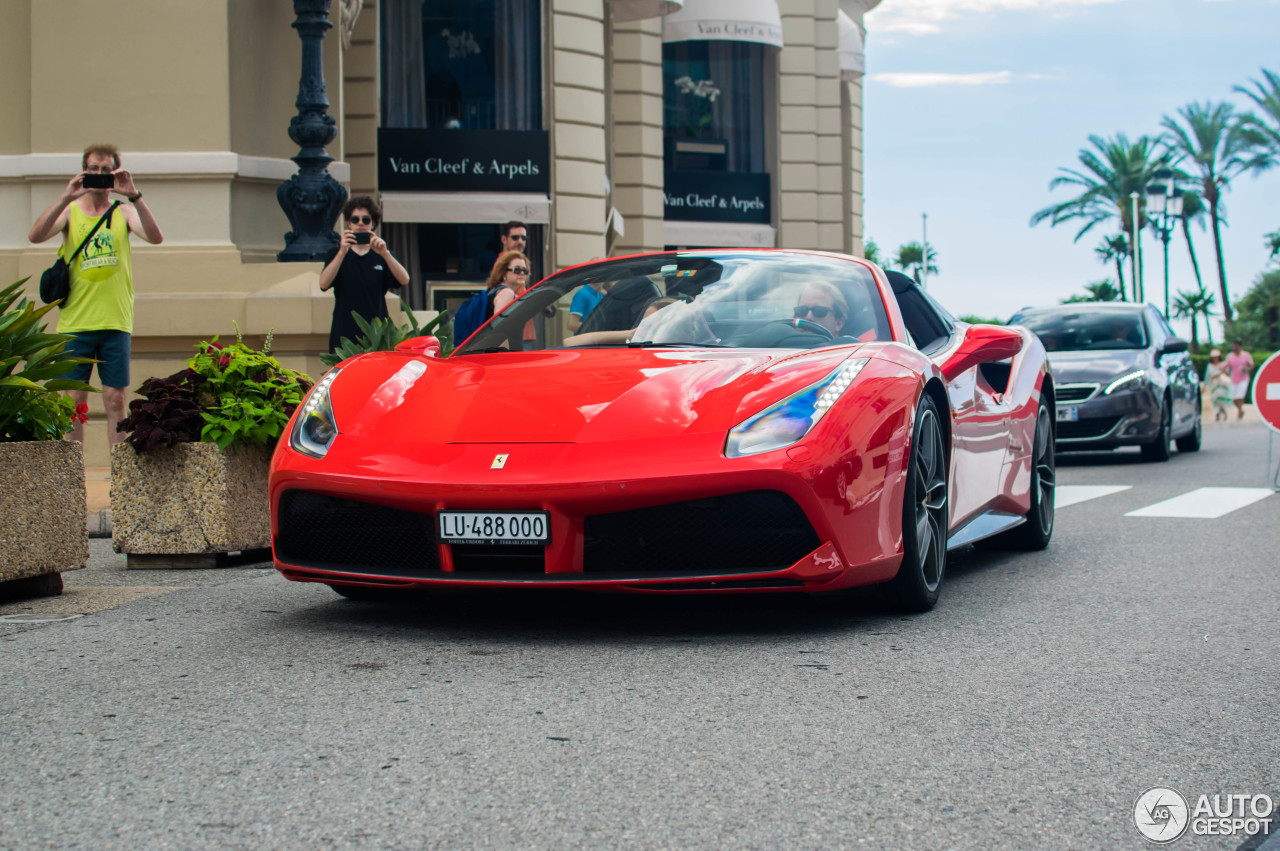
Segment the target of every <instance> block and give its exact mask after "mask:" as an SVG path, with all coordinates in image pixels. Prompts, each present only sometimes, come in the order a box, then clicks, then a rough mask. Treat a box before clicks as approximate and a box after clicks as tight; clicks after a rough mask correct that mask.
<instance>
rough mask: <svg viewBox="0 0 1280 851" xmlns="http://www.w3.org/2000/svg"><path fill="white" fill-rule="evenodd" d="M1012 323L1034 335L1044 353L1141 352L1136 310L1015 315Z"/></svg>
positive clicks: (1142, 340)
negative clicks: (1090, 351) (1130, 350)
mask: <svg viewBox="0 0 1280 851" xmlns="http://www.w3.org/2000/svg"><path fill="white" fill-rule="evenodd" d="M1011 323H1012V324H1017V325H1023V326H1025V327H1027V328H1029V329H1031V330H1032V331H1034V332H1035V333H1036V336H1038V337H1039V338H1040V342H1042V343H1044V348H1045V351H1049V352H1076V351H1085V350H1090V349H1143V348H1146V345H1147V337H1146V334H1145V333H1144V332H1143V328H1142V315H1141V314H1140V313H1138V312H1136V311H1124V312H1121V311H1113V310H1065V311H1053V312H1051V313H1050V312H1046V313H1030V314H1026V315H1024V316H1016V317H1014V318H1013V319H1012V320H1011Z"/></svg>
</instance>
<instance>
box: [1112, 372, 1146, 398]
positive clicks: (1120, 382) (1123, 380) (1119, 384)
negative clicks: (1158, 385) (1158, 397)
mask: <svg viewBox="0 0 1280 851" xmlns="http://www.w3.org/2000/svg"><path fill="white" fill-rule="evenodd" d="M1146 377H1147V371H1146V370H1145V369H1138V370H1134V371H1133V372H1131V373H1129V374H1128V375H1122V376H1120V377H1119V378H1117V379H1116V380H1115V381H1113V382H1111V383H1110V384H1108V385H1107V386H1106V387H1104V388H1103V390H1102V395H1103V396H1106V395H1107V394H1109V393H1114V392H1115V391H1117V390H1121V389H1123V390H1132V389H1133V382H1135V381H1141V380H1142V379H1144V378H1146Z"/></svg>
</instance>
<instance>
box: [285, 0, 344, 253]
mask: <svg viewBox="0 0 1280 851" xmlns="http://www.w3.org/2000/svg"><path fill="white" fill-rule="evenodd" d="M329 2H330V0H294V2H293V12H294V15H295V16H296V18H297V20H295V21H294V22H293V27H294V29H296V30H297V31H298V35H299V37H301V39H302V78H301V79H300V81H299V82H298V100H297V102H296V104H295V105H296V106H297V107H298V114H297V115H295V116H294V117H293V119H292V120H291V121H290V122H289V138H290V139H292V140H293V141H294V142H295V143H296V144H297V145H298V146H299V147H300V148H301V150H299V151H298V155H297V156H296V157H294V158H293V161H294V162H295V163H297V164H298V173H297V174H295V175H294V176H293V177H291V178H289V179H288V180H287V181H285V182H284V183H283V184H281V186H280V188H279V189H277V190H276V200H278V201H279V202H280V207H281V208H282V209H283V210H284V214H285V215H286V216H288V217H289V224H290V225H291V226H292V227H293V230H292V231H290V232H289V233H287V234H285V237H284V241H285V249H284V251H281V252H280V253H279V254H277V255H276V259H277V260H279V261H280V262H282V263H290V262H314V261H317V260H323V259H324V258H325V256H326V255H327V254H328V253H329V252H330V251H332V250H333V249H335V248H337V247H338V241H339V236H338V234H337V232H336V231H334V229H333V224H334V222H336V221H337V219H338V215H339V214H340V213H341V212H342V205H343V204H345V203H346V200H347V190H346V189H344V188H343V186H342V184H341V183H339V182H338V181H336V180H334V179H333V177H332V176H330V174H329V172H328V170H327V169H328V166H329V163H331V162H333V157H331V156H329V154H328V153H327V152H326V151H325V145H327V144H329V143H330V142H332V141H333V139H334V137H335V136H337V135H338V129H337V127H336V126H335V124H334V120H333V117H332V116H330V115H329V114H328V113H329V96H328V94H327V93H326V92H325V87H324V53H323V50H324V48H323V47H322V45H321V41H322V40H323V39H324V37H325V32H326V30H328V29H329V27H331V26H333V25H332V24H331V23H329Z"/></svg>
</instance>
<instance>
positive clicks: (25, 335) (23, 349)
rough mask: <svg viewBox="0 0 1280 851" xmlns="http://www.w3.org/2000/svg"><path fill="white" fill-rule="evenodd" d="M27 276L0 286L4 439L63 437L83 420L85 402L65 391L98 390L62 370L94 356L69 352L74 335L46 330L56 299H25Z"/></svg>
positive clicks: (0, 423)
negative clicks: (41, 302) (46, 319)
mask: <svg viewBox="0 0 1280 851" xmlns="http://www.w3.org/2000/svg"><path fill="white" fill-rule="evenodd" d="M26 282H27V279H26V278H23V279H22V280H21V281H18V282H17V283H14V284H10V285H9V286H7V287H5V288H4V289H3V290H0V441H18V440H61V439H62V437H63V435H65V434H66V433H67V432H69V431H71V427H72V424H73V422H75V421H80V422H83V421H84V419H85V408H86V407H87V406H83V405H82V406H77V405H76V403H75V402H74V401H73V400H72V399H71V397H70V396H66V395H63V393H62V392H61V391H64V390H94V388H92V387H90V386H89V385H88V384H86V383H85V382H83V381H73V380H72V379H69V378H62V377H61V376H63V375H66V374H67V373H68V372H70V371H71V370H72V369H75V367H76V365H77V364H81V363H93V362H94V361H92V360H90V359H88V358H79V357H71V356H70V355H68V354H66V352H65V347H66V344H67V342H68V341H69V340H70V339H71V335H69V334H50V333H47V332H46V330H45V329H46V327H47V325H46V323H44V322H42V321H41V320H42V319H43V318H44V316H45V314H47V313H48V312H49V311H51V310H53V309H54V307H56V306H57V305H56V304H49V305H45V306H43V307H36V306H35V305H33V304H32V303H31V302H29V301H27V299H26V298H25V297H24V296H22V295H21V293H22V287H23V285H24V284H25V283H26ZM95 392H97V391H95Z"/></svg>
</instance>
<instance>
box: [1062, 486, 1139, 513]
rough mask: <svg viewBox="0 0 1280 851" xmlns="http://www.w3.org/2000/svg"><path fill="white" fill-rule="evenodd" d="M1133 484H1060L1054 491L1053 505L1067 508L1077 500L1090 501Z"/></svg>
mask: <svg viewBox="0 0 1280 851" xmlns="http://www.w3.org/2000/svg"><path fill="white" fill-rule="evenodd" d="M1132 487H1133V485H1058V487H1057V488H1055V489H1054V492H1053V507H1054V508H1066V507H1067V506H1068V505H1075V504H1076V503H1077V502H1088V501H1089V500H1091V499H1097V498H1098V497H1100V496H1110V495H1111V494H1113V493H1120V491H1127V490H1129V489H1130V488H1132Z"/></svg>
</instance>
